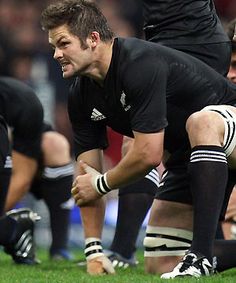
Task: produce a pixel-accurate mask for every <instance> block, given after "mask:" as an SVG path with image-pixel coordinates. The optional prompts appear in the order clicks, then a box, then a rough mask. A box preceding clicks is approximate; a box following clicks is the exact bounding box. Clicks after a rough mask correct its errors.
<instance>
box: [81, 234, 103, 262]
mask: <svg viewBox="0 0 236 283" xmlns="http://www.w3.org/2000/svg"><path fill="white" fill-rule="evenodd" d="M84 254H85V257H86V260H91V259H94V258H96V257H98V256H103V251H102V244H101V240H100V239H99V238H92V237H91V238H87V239H86V240H85V249H84Z"/></svg>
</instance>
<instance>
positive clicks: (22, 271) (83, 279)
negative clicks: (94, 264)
mask: <svg viewBox="0 0 236 283" xmlns="http://www.w3.org/2000/svg"><path fill="white" fill-rule="evenodd" d="M74 254H75V258H76V260H75V261H73V262H52V261H50V260H49V259H48V257H47V253H46V252H45V251H44V250H40V251H38V258H39V259H40V260H41V261H42V263H41V264H40V265H38V266H20V265H16V264H14V263H12V260H11V258H10V257H9V256H7V255H5V254H4V253H3V252H1V254H0V283H87V282H88V283H152V282H153V283H154V282H170V281H171V282H175V283H180V282H181V283H185V282H198V283H202V282H207V283H208V282H209V283H211V282H212V283H213V282H214V283H235V282H236V269H231V270H229V271H227V272H224V273H222V274H219V275H216V276H212V277H210V278H206V277H205V278H201V279H178V280H176V279H175V280H161V279H160V278H159V276H154V275H147V274H145V273H144V269H143V258H142V252H139V253H138V259H139V261H140V264H139V265H138V267H137V268H133V269H127V270H118V271H117V273H116V275H106V276H98V277H94V276H89V275H87V274H86V270H85V267H78V265H77V261H79V260H82V259H83V254H82V252H80V251H77V252H75V253H74Z"/></svg>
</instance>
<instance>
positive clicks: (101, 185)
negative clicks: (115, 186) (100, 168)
mask: <svg viewBox="0 0 236 283" xmlns="http://www.w3.org/2000/svg"><path fill="white" fill-rule="evenodd" d="M94 189H95V190H96V191H97V192H98V193H99V194H100V195H105V194H107V193H109V192H110V191H111V188H110V187H109V185H108V183H107V173H105V174H101V175H98V176H96V178H95V181H94Z"/></svg>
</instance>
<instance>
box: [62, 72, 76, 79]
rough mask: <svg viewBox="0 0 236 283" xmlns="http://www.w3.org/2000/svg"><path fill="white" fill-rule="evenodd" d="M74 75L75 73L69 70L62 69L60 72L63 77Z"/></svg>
mask: <svg viewBox="0 0 236 283" xmlns="http://www.w3.org/2000/svg"><path fill="white" fill-rule="evenodd" d="M74 75H75V74H74V72H69V71H64V72H63V73H62V76H63V78H64V79H68V78H71V77H73V76H74Z"/></svg>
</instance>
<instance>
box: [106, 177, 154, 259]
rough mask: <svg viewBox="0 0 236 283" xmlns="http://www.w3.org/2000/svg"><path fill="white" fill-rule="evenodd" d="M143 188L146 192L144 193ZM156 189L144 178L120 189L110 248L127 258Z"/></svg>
mask: <svg viewBox="0 0 236 283" xmlns="http://www.w3.org/2000/svg"><path fill="white" fill-rule="evenodd" d="M145 189H146V191H147V193H144V192H145ZM156 189H157V186H156V184H154V183H153V182H151V181H150V180H148V179H147V178H144V179H142V180H140V181H139V182H136V183H134V184H132V185H129V186H127V187H125V188H122V189H121V190H120V194H119V206H118V217H117V224H116V229H115V235H114V238H113V241H112V244H111V247H110V250H112V251H113V252H117V253H119V254H120V255H122V256H123V257H125V258H127V259H130V258H131V257H132V256H133V255H134V252H135V250H136V240H137V237H138V234H139V229H140V227H141V225H142V223H143V220H144V219H145V216H146V214H147V212H148V210H149V208H150V207H151V204H152V202H153V198H154V195H155V192H156Z"/></svg>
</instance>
